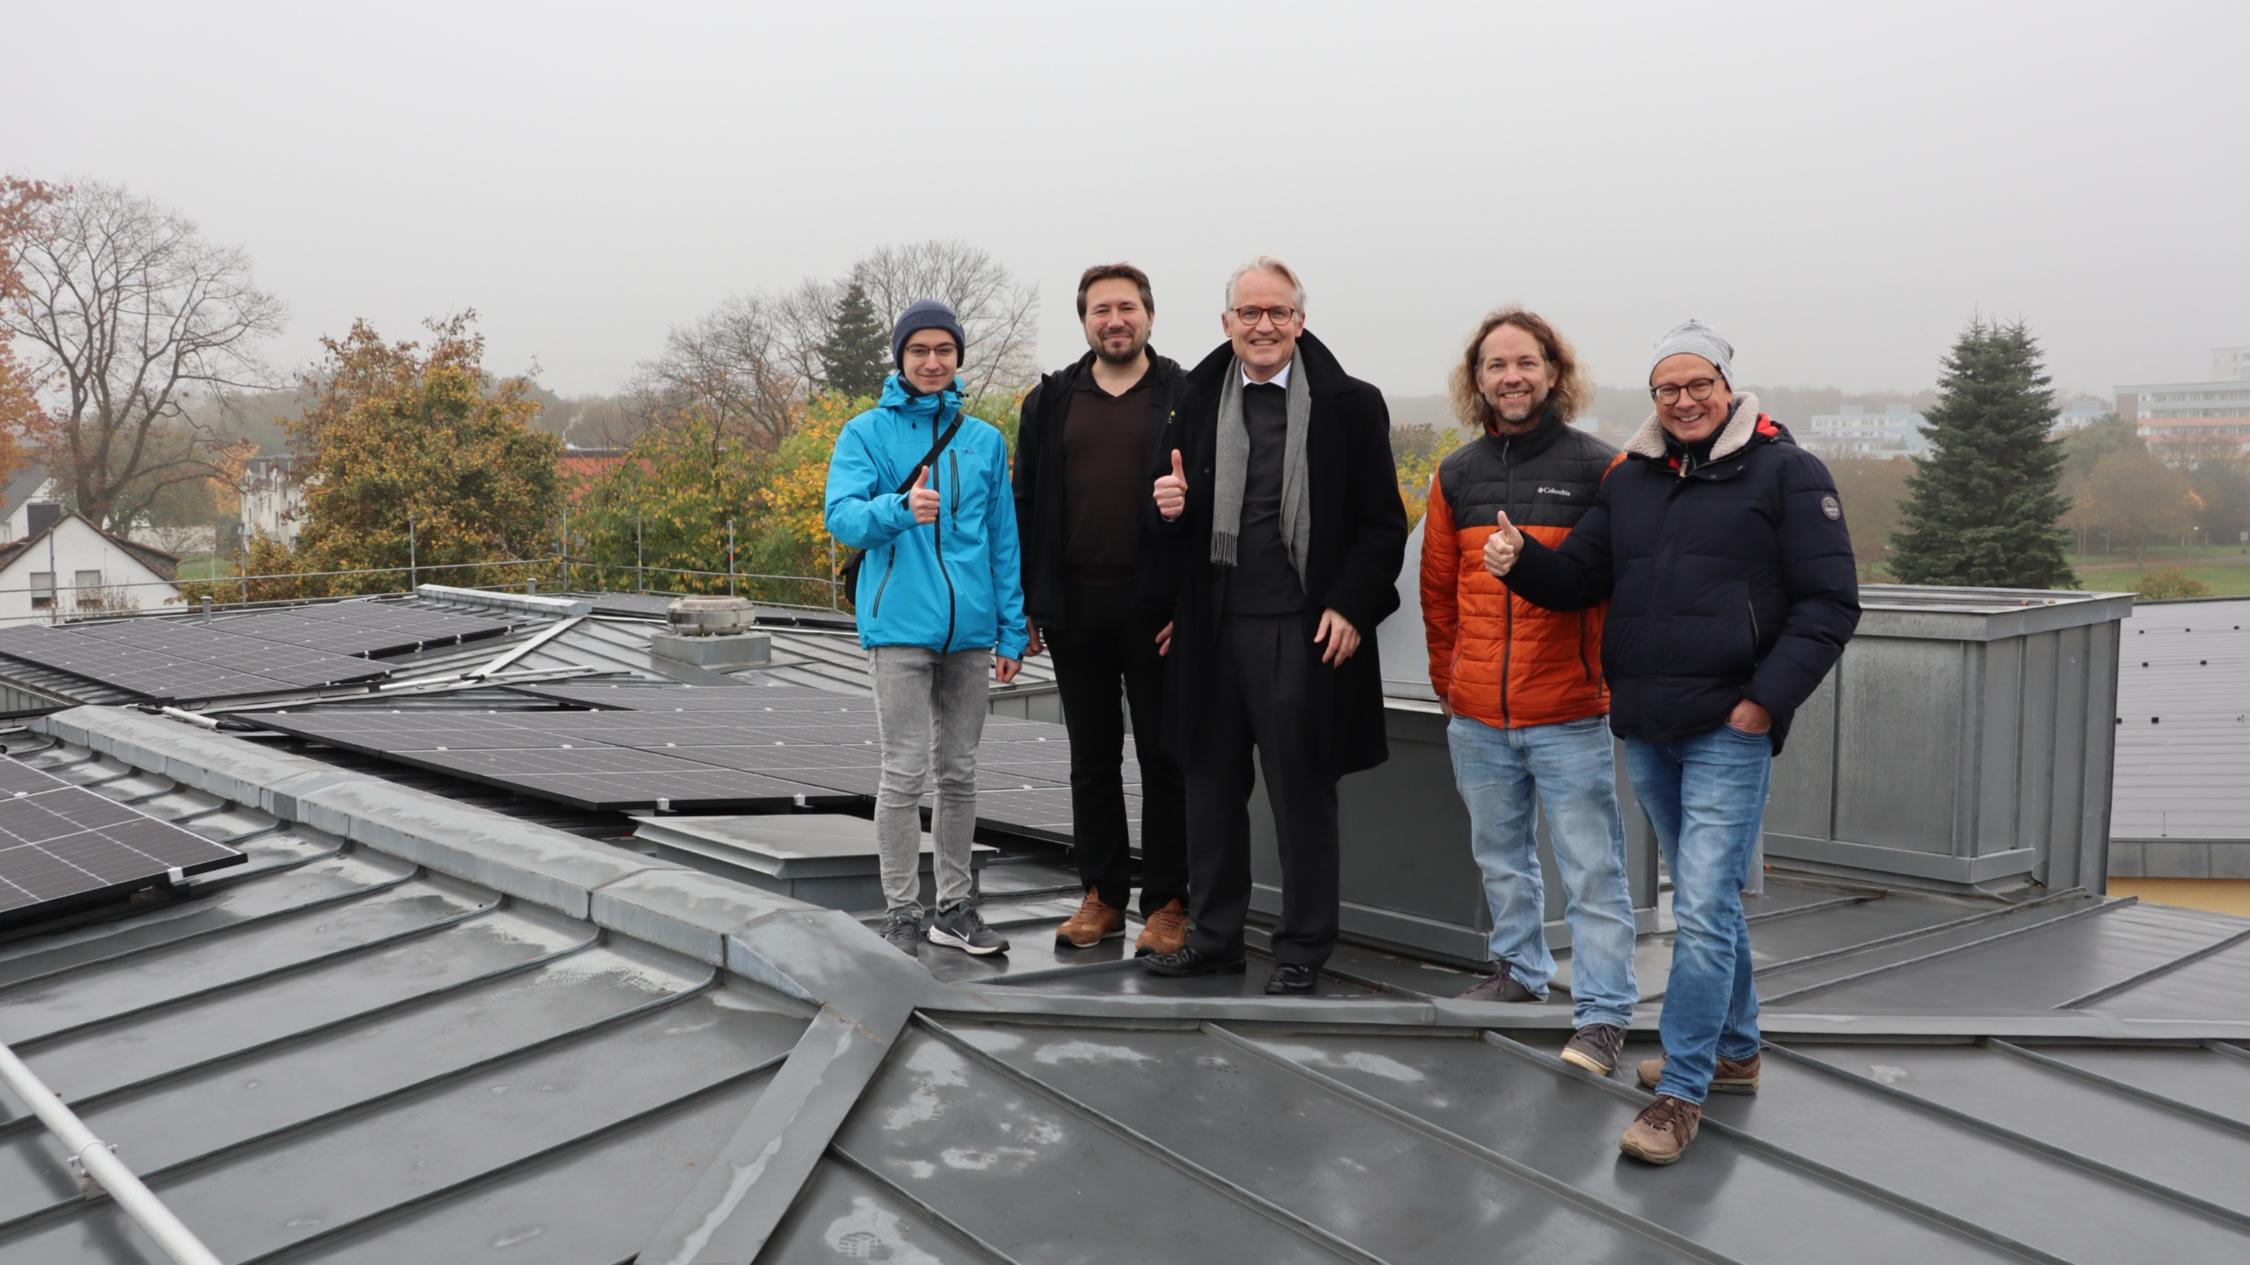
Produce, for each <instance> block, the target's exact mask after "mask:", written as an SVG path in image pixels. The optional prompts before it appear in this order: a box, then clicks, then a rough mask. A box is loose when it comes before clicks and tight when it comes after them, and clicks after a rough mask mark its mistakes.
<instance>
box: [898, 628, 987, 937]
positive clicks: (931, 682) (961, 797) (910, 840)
mask: <svg viewBox="0 0 2250 1265" xmlns="http://www.w3.org/2000/svg"><path fill="white" fill-rule="evenodd" d="M869 656H870V658H871V659H872V660H873V662H874V665H875V724H876V727H877V728H878V730H879V731H880V732H881V734H882V742H883V777H882V782H881V784H880V787H879V789H878V790H877V791H876V794H875V846H876V851H877V854H878V855H879V856H880V857H881V860H882V868H883V898H884V900H885V902H886V903H887V904H888V905H889V906H890V907H891V908H892V909H897V908H899V907H901V906H912V907H914V908H916V909H919V908H921V904H922V901H921V895H922V877H921V875H922V796H923V794H924V793H925V792H926V791H928V790H929V789H930V782H931V781H932V776H931V775H932V772H933V765H934V766H935V767H934V771H935V774H936V777H935V781H936V782H937V812H936V814H935V817H934V819H933V821H932V822H931V825H930V833H931V835H932V836H934V839H935V843H936V847H937V866H936V869H937V903H938V907H939V908H941V909H942V908H944V907H945V906H947V905H951V904H953V903H954V902H955V901H961V900H967V899H968V898H969V845H970V838H971V836H972V835H973V834H974V833H975V832H976V825H977V743H978V742H979V741H980V740H982V739H983V737H984V717H985V694H986V692H987V691H988V690H990V689H991V673H992V652H991V651H990V650H957V651H955V652H954V653H952V654H946V655H941V654H939V653H938V652H937V651H935V650H926V649H923V648H922V647H920V646H877V647H875V648H874V649H873V650H871V651H869Z"/></svg>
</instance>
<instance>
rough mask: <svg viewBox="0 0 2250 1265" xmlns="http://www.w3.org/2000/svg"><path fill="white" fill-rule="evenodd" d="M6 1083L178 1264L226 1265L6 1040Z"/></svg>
mask: <svg viewBox="0 0 2250 1265" xmlns="http://www.w3.org/2000/svg"><path fill="white" fill-rule="evenodd" d="M0 1084H5V1085H6V1086H7V1087H8V1092H10V1093H12V1094H14V1095H15V1096H16V1097H17V1099H19V1100H20V1101H22V1102H23V1104H24V1105H25V1106H27V1107H29V1108H31V1112H32V1114H33V1115H35V1116H37V1117H39V1123H41V1124H43V1125H46V1126H47V1131H48V1132H50V1133H52V1134H54V1135H55V1140H56V1141H58V1142H61V1143H62V1145H63V1150H64V1151H66V1152H68V1153H69V1156H70V1167H71V1168H72V1169H73V1170H74V1171H76V1172H77V1174H78V1180H79V1182H80V1184H81V1185H83V1186H85V1187H87V1188H88V1189H87V1193H88V1194H92V1193H93V1192H94V1191H96V1190H98V1191H101V1192H102V1193H103V1194H106V1195H108V1196H109V1197H110V1198H111V1199H113V1200H115V1201H116V1202H117V1206H118V1207H120V1208H123V1209H124V1210H125V1215H126V1216H128V1217H131V1218H132V1219H133V1224H135V1225H137V1226H139V1227H140V1228H141V1229H142V1230H144V1231H146V1232H147V1234H148V1236H149V1237H150V1238H152V1239H154V1240H156V1245H157V1247H159V1248H161V1249H163V1252H164V1254H165V1255H166V1256H169V1257H171V1258H172V1260H173V1261H175V1262H177V1265H220V1261H219V1258H218V1257H217V1256H216V1255H214V1254H213V1253H212V1251H211V1249H210V1248H207V1247H205V1246H203V1241H202V1240H201V1239H198V1238H196V1237H195V1231H193V1230H190V1229H188V1228H187V1223H185V1222H183V1221H181V1220H180V1218H179V1217H178V1215H176V1214H175V1213H174V1212H173V1211H172V1210H171V1209H170V1208H167V1207H165V1206H164V1201H163V1200H161V1199H158V1198H157V1197H156V1192H154V1191H152V1190H150V1189H149V1188H148V1187H147V1186H146V1185H144V1184H143V1183H142V1181H141V1179H140V1178H139V1177H136V1176H134V1174H133V1170H132V1169H130V1168H127V1167H126V1166H125V1161H123V1160H121V1159H119V1158H117V1150H116V1148H114V1147H112V1146H110V1145H109V1144H108V1143H106V1142H104V1141H102V1140H101V1139H100V1138H97V1137H95V1136H94V1131H93V1130H91V1129H89V1128H87V1127H86V1122H85V1121H83V1120H80V1119H79V1118H78V1113H77V1112H74V1111H72V1110H71V1109H70V1107H69V1105H68V1104H66V1103H64V1102H63V1100H62V1099H61V1098H59V1097H57V1096H56V1094H55V1091H53V1090H51V1089H49V1088H47V1086H46V1084H45V1083H44V1082H42V1081H41V1080H40V1079H39V1077H38V1076H37V1074H35V1073H34V1072H33V1071H32V1070H31V1069H30V1068H29V1067H27V1066H25V1065H24V1061H23V1060H22V1059H20V1058H18V1057H16V1052H15V1051H14V1050H11V1049H9V1048H8V1047H7V1045H6V1043H4V1042H0Z"/></svg>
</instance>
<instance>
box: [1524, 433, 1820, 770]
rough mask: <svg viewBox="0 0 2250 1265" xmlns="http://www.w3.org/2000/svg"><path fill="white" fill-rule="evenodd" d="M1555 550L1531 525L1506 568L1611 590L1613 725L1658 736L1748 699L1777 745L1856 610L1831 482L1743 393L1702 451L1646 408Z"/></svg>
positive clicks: (1557, 606)
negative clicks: (1675, 440) (1678, 447)
mask: <svg viewBox="0 0 2250 1265" xmlns="http://www.w3.org/2000/svg"><path fill="white" fill-rule="evenodd" d="M1625 453H1626V460H1625V463H1624V464H1623V465H1620V466H1619V467H1617V469H1615V470H1613V471H1611V472H1610V475H1609V478H1607V479H1605V480H1603V481H1602V486H1601V490H1600V491H1599V492H1598V493H1596V494H1595V497H1594V503H1593V505H1592V506H1591V507H1590V508H1589V509H1588V510H1587V511H1586V516H1585V517H1584V518H1581V519H1579V520H1578V526H1577V528H1576V529H1575V530H1573V531H1572V532H1571V533H1570V536H1569V538H1568V539H1566V540H1564V541H1563V543H1562V544H1561V545H1560V546H1559V547H1557V548H1553V549H1549V548H1547V547H1546V546H1545V545H1542V544H1540V543H1539V541H1538V540H1537V539H1536V538H1534V537H1532V536H1531V535H1529V534H1528V533H1527V534H1526V535H1525V536H1524V543H1523V552H1522V554H1521V555H1520V556H1519V557H1518V558H1517V559H1516V564H1515V566H1514V567H1513V568H1512V569H1510V570H1509V572H1508V576H1507V580H1506V583H1507V585H1508V587H1509V588H1511V589H1513V590H1515V592H1516V593H1518V594H1520V595H1521V596H1523V597H1525V598H1528V599H1529V600H1531V601H1533V602H1536V603H1538V604H1539V605H1541V606H1545V607H1548V608H1549V609H1552V610H1578V609H1581V608H1583V607H1587V606H1592V605H1593V604H1595V603H1596V602H1599V601H1601V600H1602V599H1603V598H1605V597H1607V598H1609V599H1610V607H1609V621H1608V624H1607V625H1606V626H1605V627H1604V628H1603V630H1602V671H1603V673H1604V675H1606V676H1607V677H1608V678H1609V690H1610V714H1609V724H1610V728H1611V729H1612V730H1614V731H1615V732H1616V733H1617V734H1618V735H1619V736H1620V737H1626V738H1643V739H1648V740H1650V741H1656V742H1667V741H1673V740H1677V739H1680V738H1686V737H1691V736H1693V735H1695V734H1699V733H1705V732H1708V731H1709V730H1711V729H1713V728H1715V727H1717V726H1719V725H1722V724H1724V723H1726V719H1727V716H1728V714H1729V713H1730V712H1732V711H1733V710H1734V705H1735V704H1736V703H1738V702H1740V701H1741V700H1743V699H1745V698H1747V699H1749V700H1751V701H1752V702H1755V703H1757V704H1759V705H1760V706H1762V707H1764V708H1765V709H1766V710H1767V711H1768V712H1770V713H1772V715H1773V734H1772V736H1773V749H1774V751H1775V753H1776V754H1779V753H1780V751H1781V744H1782V742H1783V740H1784V739H1785V738H1786V737H1787V736H1788V733H1789V722H1790V720H1791V718H1792V717H1794V716H1795V715H1796V712H1797V709H1798V708H1799V707H1800V706H1803V704H1804V701H1805V700H1806V699H1807V698H1810V697H1812V692H1813V690H1814V689H1816V688H1818V687H1819V685H1820V682H1821V678H1822V677H1825V676H1826V675H1828V671H1829V669H1831V668H1833V667H1835V666H1836V660H1837V658H1838V657H1839V656H1840V655H1842V654H1843V652H1844V643H1845V642H1846V641H1849V640H1850V639H1851V635H1852V630H1853V629H1854V628H1856V627H1858V625H1859V578H1858V571H1857V568H1856V567H1855V566H1854V565H1853V561H1852V542H1851V536H1850V534H1849V532H1848V531H1847V530H1846V528H1845V526H1844V512H1843V505H1842V502H1841V501H1839V500H1838V498H1837V496H1836V483H1835V480H1834V479H1833V478H1831V477H1830V476H1829V473H1828V468H1827V467H1826V466H1824V465H1822V464H1821V463H1820V459H1819V458H1818V457H1815V456H1813V455H1812V454H1811V453H1809V452H1806V451H1805V450H1804V449H1802V448H1799V447H1798V446H1797V445H1796V442H1795V441H1794V440H1792V439H1791V438H1790V437H1789V432H1788V431H1787V430H1785V429H1783V428H1782V426H1781V425H1780V423H1778V422H1775V421H1774V420H1773V419H1772V418H1770V417H1767V416H1765V415H1764V414H1762V413H1760V412H1758V401H1757V397H1755V396H1751V395H1742V396H1739V397H1737V404H1736V408H1735V412H1734V415H1733V416H1732V417H1731V418H1729V419H1728V421H1727V424H1726V425H1725V426H1724V427H1723V428H1722V429H1721V430H1720V431H1719V434H1718V436H1717V438H1716V439H1715V440H1714V442H1713V443H1712V445H1711V452H1710V456H1709V458H1708V459H1706V460H1704V461H1702V462H1700V463H1697V462H1694V461H1683V460H1681V459H1680V457H1679V456H1678V455H1677V454H1676V453H1674V452H1673V451H1672V450H1671V449H1670V448H1669V447H1668V446H1667V445H1666V443H1665V440H1664V432H1663V430H1662V428H1661V427H1659V426H1658V424H1657V422H1656V419H1655V418H1653V417H1651V418H1650V419H1649V420H1648V422H1647V423H1645V424H1644V425H1643V426H1642V427H1641V429H1640V431H1639V432H1638V433H1637V434H1635V435H1634V437H1633V439H1632V441H1631V442H1630V443H1628V444H1626V445H1625Z"/></svg>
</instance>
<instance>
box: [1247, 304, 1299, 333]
mask: <svg viewBox="0 0 2250 1265" xmlns="http://www.w3.org/2000/svg"><path fill="white" fill-rule="evenodd" d="M1296 315H1297V309H1295V308H1293V307H1238V308H1236V309H1235V310H1234V319H1236V320H1238V321H1240V322H1242V324H1243V327H1244V328H1245V329H1256V328H1257V327H1258V322H1259V321H1261V320H1264V319H1265V318H1267V317H1269V316H1270V317H1272V318H1273V327H1274V328H1275V329H1280V328H1281V327H1282V326H1284V325H1287V324H1288V323H1289V321H1290V319H1291V318H1292V317H1294V316H1296Z"/></svg>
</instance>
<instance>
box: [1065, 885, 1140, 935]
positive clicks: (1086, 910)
mask: <svg viewBox="0 0 2250 1265" xmlns="http://www.w3.org/2000/svg"><path fill="white" fill-rule="evenodd" d="M1124 934H1125V911H1124V910H1122V909H1119V908H1118V907H1117V906H1115V905H1105V904H1103V903H1102V897H1101V893H1100V892H1098V891H1096V890H1094V889H1093V888H1091V887H1089V888H1087V889H1086V899H1085V900H1083V901H1081V902H1079V905H1078V912H1077V913H1075V914H1072V915H1071V916H1070V917H1069V918H1067V919H1064V920H1063V925H1061V926H1060V927H1057V928H1055V947H1056V948H1058V949H1091V948H1093V947H1094V946H1095V945H1097V944H1100V943H1101V942H1102V941H1104V940H1114V939H1116V938H1118V937H1119V936H1122V935H1124Z"/></svg>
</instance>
